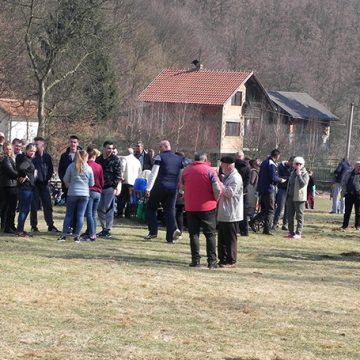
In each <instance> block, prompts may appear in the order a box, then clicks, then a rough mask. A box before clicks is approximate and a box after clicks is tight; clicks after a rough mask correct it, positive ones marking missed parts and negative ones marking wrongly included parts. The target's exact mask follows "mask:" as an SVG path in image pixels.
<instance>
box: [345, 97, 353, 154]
mask: <svg viewBox="0 0 360 360" xmlns="http://www.w3.org/2000/svg"><path fill="white" fill-rule="evenodd" d="M353 118H354V103H351V104H350V117H349V122H348V128H347V139H346V159H347V160H349V159H350V145H351V131H352V126H353Z"/></svg>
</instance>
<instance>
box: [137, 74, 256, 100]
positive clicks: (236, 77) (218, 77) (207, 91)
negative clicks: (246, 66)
mask: <svg viewBox="0 0 360 360" xmlns="http://www.w3.org/2000/svg"><path fill="white" fill-rule="evenodd" d="M251 75H253V73H252V72H249V71H246V72H245V71H244V72H235V71H215V70H169V69H167V70H163V71H162V72H161V73H160V74H159V75H158V76H157V77H156V78H155V79H154V80H153V82H152V83H150V85H149V86H148V87H147V88H146V89H145V90H144V91H143V92H142V93H141V94H140V96H139V100H140V101H145V102H169V103H181V104H207V105H223V104H224V103H225V102H226V100H228V99H229V97H230V96H231V95H232V94H233V93H234V92H235V90H236V89H237V88H238V87H239V86H240V85H241V84H242V83H243V82H245V81H246V80H247V79H248V78H249V77H250V76H251Z"/></svg>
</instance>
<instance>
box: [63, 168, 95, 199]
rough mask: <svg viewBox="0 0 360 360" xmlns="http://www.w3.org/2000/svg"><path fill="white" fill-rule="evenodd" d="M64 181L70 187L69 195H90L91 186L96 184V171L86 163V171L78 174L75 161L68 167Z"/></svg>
mask: <svg viewBox="0 0 360 360" xmlns="http://www.w3.org/2000/svg"><path fill="white" fill-rule="evenodd" d="M63 181H64V183H65V184H66V186H67V187H68V189H69V190H68V196H89V194H90V191H89V187H91V186H94V184H95V181H94V173H93V171H92V168H91V167H90V166H89V165H88V164H84V171H83V172H82V173H81V174H77V172H76V168H75V163H72V164H70V165H69V166H68V168H67V169H66V172H65V175H64V179H63Z"/></svg>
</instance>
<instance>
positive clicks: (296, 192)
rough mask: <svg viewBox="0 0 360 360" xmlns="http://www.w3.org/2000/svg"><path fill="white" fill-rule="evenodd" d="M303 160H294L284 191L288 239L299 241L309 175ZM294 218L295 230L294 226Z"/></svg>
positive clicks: (297, 158) (298, 158) (296, 158)
mask: <svg viewBox="0 0 360 360" xmlns="http://www.w3.org/2000/svg"><path fill="white" fill-rule="evenodd" d="M304 165H305V160H304V159H303V158H302V157H301V156H297V157H295V158H294V162H293V168H294V170H293V171H292V173H291V175H290V177H289V181H288V187H287V191H286V212H287V214H286V216H287V219H288V227H289V233H288V235H287V237H288V238H291V239H301V234H302V231H303V227H304V211H305V203H306V200H307V186H308V183H309V173H308V172H307V171H306V169H305V166H304ZM294 217H295V218H296V222H297V224H296V230H295V224H294Z"/></svg>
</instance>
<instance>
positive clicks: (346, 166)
mask: <svg viewBox="0 0 360 360" xmlns="http://www.w3.org/2000/svg"><path fill="white" fill-rule="evenodd" d="M350 170H351V165H350V163H349V162H348V161H347V160H345V159H342V160H341V161H340V162H339V165H338V166H337V168H336V170H335V171H334V174H335V182H336V183H339V184H340V183H341V179H342V177H343V175H344V174H345V173H346V172H348V171H350Z"/></svg>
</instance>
